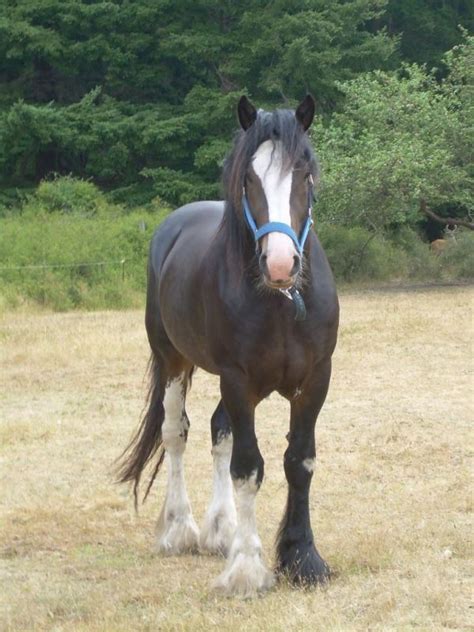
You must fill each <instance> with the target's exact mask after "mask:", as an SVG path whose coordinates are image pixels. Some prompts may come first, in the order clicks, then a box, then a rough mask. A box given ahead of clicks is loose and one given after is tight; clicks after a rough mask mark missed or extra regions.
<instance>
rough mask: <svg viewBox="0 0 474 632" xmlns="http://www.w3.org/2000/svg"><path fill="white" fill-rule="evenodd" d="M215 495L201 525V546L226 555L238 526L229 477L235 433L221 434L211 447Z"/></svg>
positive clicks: (211, 551)
mask: <svg viewBox="0 0 474 632" xmlns="http://www.w3.org/2000/svg"><path fill="white" fill-rule="evenodd" d="M212 456H213V460H214V479H213V495H212V500H211V503H210V505H209V508H208V510H207V512H206V517H205V519H204V524H203V526H202V528H201V539H200V545H201V548H202V549H204V550H207V551H209V552H210V553H217V554H221V555H227V554H228V552H229V550H230V547H231V544H232V540H233V538H234V533H235V529H236V526H237V512H236V510H235V503H234V490H233V485H232V478H231V476H230V458H231V456H232V434H231V433H228V434H226V435H223V434H221V436H220V437H219V438H218V441H217V443H216V445H214V446H213V448H212Z"/></svg>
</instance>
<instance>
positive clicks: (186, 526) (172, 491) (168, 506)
mask: <svg viewBox="0 0 474 632" xmlns="http://www.w3.org/2000/svg"><path fill="white" fill-rule="evenodd" d="M185 394H186V382H185V377H184V376H180V377H177V378H174V379H171V380H169V381H168V383H167V384H166V389H165V395H164V398H163V407H164V411H165V418H164V421H163V427H162V437H163V445H164V447H165V450H166V457H165V459H166V463H167V469H168V485H167V490H166V499H165V502H164V505H163V508H162V510H161V514H160V517H159V518H158V524H157V529H156V537H157V549H158V550H159V551H162V552H164V553H168V554H173V553H182V552H184V551H194V550H196V549H197V544H198V540H199V530H198V528H197V525H196V523H195V521H194V518H193V515H192V512H191V505H190V504H189V499H188V494H187V492H186V483H185V480H184V464H183V456H184V450H185V448H186V439H187V434H188V429H189V421H188V418H187V417H186V413H185V410H184V401H185Z"/></svg>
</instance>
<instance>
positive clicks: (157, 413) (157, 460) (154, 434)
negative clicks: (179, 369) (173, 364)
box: [117, 354, 165, 509]
mask: <svg viewBox="0 0 474 632" xmlns="http://www.w3.org/2000/svg"><path fill="white" fill-rule="evenodd" d="M149 373H150V388H149V391H148V396H147V405H148V406H147V411H146V413H145V414H144V415H143V418H142V420H141V422H140V425H139V427H138V429H137V431H136V432H135V434H134V436H133V437H132V439H131V441H130V443H129V444H128V446H127V447H126V448H125V450H124V451H123V453H122V454H121V455H120V457H119V458H118V462H119V466H118V472H117V474H118V482H119V483H127V482H133V495H134V498H135V509H136V508H137V506H138V488H139V485H140V480H141V477H142V474H143V471H144V469H145V467H146V466H147V464H148V463H151V462H152V461H153V462H154V464H153V465H152V470H151V476H150V480H149V481H148V485H147V488H146V491H145V495H144V497H143V502H145V500H146V498H147V496H148V493H149V491H150V489H151V487H152V485H153V482H154V480H155V478H156V475H157V474H158V471H159V469H160V466H161V464H162V463H163V459H164V457H165V449H164V447H163V442H162V437H161V427H162V425H163V420H164V409H163V402H162V397H163V393H162V388H161V380H160V372H159V366H158V362H157V360H156V357H155V356H154V355H153V354H152V356H151V358H150V365H149Z"/></svg>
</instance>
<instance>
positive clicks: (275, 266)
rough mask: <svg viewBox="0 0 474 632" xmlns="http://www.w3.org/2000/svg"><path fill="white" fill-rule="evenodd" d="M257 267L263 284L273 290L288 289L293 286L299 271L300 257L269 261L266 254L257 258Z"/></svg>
mask: <svg viewBox="0 0 474 632" xmlns="http://www.w3.org/2000/svg"><path fill="white" fill-rule="evenodd" d="M259 267H260V271H261V273H262V275H263V278H264V281H265V284H266V285H267V286H268V287H270V288H272V289H275V290H280V289H283V290H284V289H288V288H290V287H292V286H293V285H294V284H295V281H296V277H297V276H298V274H299V272H300V270H301V257H300V256H299V255H298V254H294V255H293V256H292V257H290V258H288V257H285V258H273V259H270V261H269V257H268V255H267V254H266V253H262V254H261V255H260V257H259Z"/></svg>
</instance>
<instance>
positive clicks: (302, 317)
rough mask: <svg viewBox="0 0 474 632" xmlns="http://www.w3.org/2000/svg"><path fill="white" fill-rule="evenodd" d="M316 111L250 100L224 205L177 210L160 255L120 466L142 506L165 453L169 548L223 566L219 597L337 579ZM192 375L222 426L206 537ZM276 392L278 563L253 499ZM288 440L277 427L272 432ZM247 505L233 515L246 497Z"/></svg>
mask: <svg viewBox="0 0 474 632" xmlns="http://www.w3.org/2000/svg"><path fill="white" fill-rule="evenodd" d="M314 113H315V101H314V99H313V97H312V96H311V95H307V96H306V97H305V98H304V99H303V101H302V102H301V103H300V104H299V106H298V107H297V108H296V110H295V111H293V110H287V109H277V110H275V111H271V112H267V111H263V110H258V111H257V110H256V108H255V107H254V105H253V104H252V103H251V102H250V101H249V99H248V98H247V97H246V96H242V97H241V99H240V101H239V103H238V107H237V114H238V120H239V122H240V129H239V131H238V132H237V134H236V136H235V139H234V143H233V146H232V149H231V151H230V153H229V155H228V157H227V158H226V160H225V162H224V169H223V188H224V193H225V199H224V201H199V202H193V203H190V204H187V205H185V206H182V207H181V208H179V209H177V210H175V211H174V212H172V213H171V214H170V215H169V216H168V217H167V218H166V219H165V220H164V221H163V222H162V224H161V225H160V226H159V228H158V229H157V231H156V232H155V234H154V236H153V238H152V241H151V246H150V253H149V260H148V284H147V295H146V313H145V325H146V331H147V335H148V340H149V344H150V348H151V358H150V371H151V383H150V391H149V396H148V407H147V408H146V412H145V414H144V416H143V418H142V420H141V423H140V425H139V427H138V429H137V431H136V433H135V435H134V436H133V437H132V440H131V442H130V444H129V445H128V447H127V448H126V449H125V451H124V453H123V455H122V462H121V469H120V481H121V482H132V483H133V487H134V494H135V503H136V502H137V492H138V489H139V484H140V481H141V477H142V474H143V472H144V470H145V468H146V469H149V470H150V479H149V482H148V486H147V489H146V492H145V498H146V496H147V495H148V492H149V491H150V488H151V486H152V484H153V481H154V480H155V477H156V475H157V473H158V470H159V468H160V466H161V464H162V462H163V459H164V456H165V455H166V461H167V469H168V480H167V491H166V498H165V501H164V504H163V508H162V510H161V514H160V517H159V519H158V525H157V547H158V550H160V551H162V552H163V553H167V554H178V553H181V552H185V551H188V552H189V551H196V550H198V549H200V550H202V551H208V552H211V553H216V554H223V555H224V556H226V557H227V559H226V561H225V566H224V569H223V571H222V573H221V574H220V575H219V576H218V578H217V580H216V581H215V584H214V585H215V587H217V588H218V589H220V590H221V591H223V592H224V593H225V594H227V595H237V596H242V597H249V596H253V595H255V594H257V593H259V592H262V591H265V590H267V589H269V588H270V587H271V586H273V584H274V582H275V579H276V578H277V577H280V576H285V577H287V578H288V579H289V580H290V581H291V582H293V583H294V584H296V585H305V586H308V585H314V584H318V583H324V582H326V581H327V580H328V579H329V577H330V570H329V566H328V564H327V563H326V562H325V561H324V560H323V558H322V557H321V556H320V554H319V553H318V551H317V549H316V546H315V543H314V537H313V532H312V528H311V523H310V511H309V492H310V485H311V479H312V476H313V471H314V467H315V456H316V449H315V436H314V430H315V423H316V418H317V416H318V414H319V412H320V410H321V407H322V405H323V403H324V400H325V398H326V394H327V390H328V386H329V381H330V375H331V356H332V353H333V350H334V348H335V345H336V338H337V328H338V317H339V306H338V299H337V293H336V289H335V284H334V279H333V275H332V272H331V269H330V266H329V264H328V261H327V258H326V256H325V253H324V251H323V249H322V247H321V245H320V243H319V240H318V238H317V236H316V233H315V232H314V230H313V228H312V202H313V188H314V184H315V182H316V181H317V180H318V177H319V167H318V162H317V159H316V157H315V154H314V152H313V149H312V146H311V142H310V139H309V136H308V129H309V127H310V125H311V123H312V121H313V118H314ZM196 367H200V368H202V369H204V370H205V371H208V372H209V373H212V374H215V375H217V376H219V379H220V394H221V399H220V401H219V403H218V405H217V408H216V409H215V412H214V413H213V415H212V418H211V422H210V426H211V438H212V456H213V468H214V469H213V472H214V474H213V495H212V500H211V503H210V505H209V508H208V510H207V512H206V515H205V519H204V523H203V525H202V528H201V531H199V529H198V527H197V525H196V522H195V520H194V518H193V514H192V511H191V506H190V502H189V498H188V494H187V491H186V485H185V477H184V468H183V454H184V451H185V448H186V443H187V438H188V433H189V428H190V422H189V419H188V416H187V414H186V410H185V400H186V394H187V392H188V390H189V387H190V385H191V377H192V374H193V371H194V369H195V368H196ZM274 391H277V392H278V393H280V394H281V395H282V396H283V397H284V398H286V399H287V400H288V401H289V402H290V407H291V414H290V422H289V432H288V434H287V441H288V447H287V449H286V451H285V453H284V471H285V475H286V479H287V482H288V499H287V504H286V510H285V513H284V516H283V520H282V522H281V524H280V527H279V530H278V535H277V545H276V552H277V561H276V565H275V568H274V570H273V571H272V570H270V569H269V568H268V567H267V566H266V565H265V563H264V561H263V559H262V544H261V540H260V537H259V535H258V531H257V523H256V515H255V502H256V495H257V492H258V490H259V488H260V486H261V484H262V480H263V475H264V460H263V458H262V455H261V453H260V450H259V447H258V443H257V436H256V431H255V420H254V414H255V408H256V406H257V405H258V404H259V402H261V401H262V400H263V399H264V398H266V397H267V396H268V395H270V393H272V392H274ZM275 429H276V430H277V427H276V428H275ZM234 495H235V498H236V501H237V502H236V504H235V500H234Z"/></svg>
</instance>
